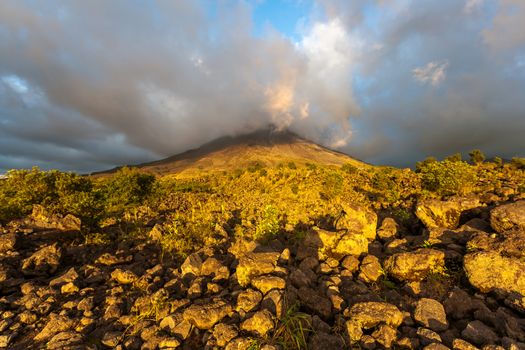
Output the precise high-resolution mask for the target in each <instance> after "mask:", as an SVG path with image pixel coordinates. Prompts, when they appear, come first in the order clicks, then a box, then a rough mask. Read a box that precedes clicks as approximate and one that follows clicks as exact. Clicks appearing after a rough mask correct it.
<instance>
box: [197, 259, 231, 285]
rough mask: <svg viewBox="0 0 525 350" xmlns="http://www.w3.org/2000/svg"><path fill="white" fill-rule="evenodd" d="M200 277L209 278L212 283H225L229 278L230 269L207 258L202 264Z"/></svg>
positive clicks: (217, 261) (215, 260)
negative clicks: (211, 278)
mask: <svg viewBox="0 0 525 350" xmlns="http://www.w3.org/2000/svg"><path fill="white" fill-rule="evenodd" d="M201 276H211V277H213V280H214V281H226V280H227V279H228V278H230V269H229V268H228V266H226V265H224V264H223V263H221V262H220V261H219V260H217V259H216V258H208V259H206V260H205V261H204V262H203V263H202V266H201Z"/></svg>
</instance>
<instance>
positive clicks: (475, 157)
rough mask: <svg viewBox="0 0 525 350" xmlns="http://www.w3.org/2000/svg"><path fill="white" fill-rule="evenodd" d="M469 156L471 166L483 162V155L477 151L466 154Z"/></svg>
mask: <svg viewBox="0 0 525 350" xmlns="http://www.w3.org/2000/svg"><path fill="white" fill-rule="evenodd" d="M468 155H469V156H470V161H471V162H472V163H473V164H481V163H483V162H484V161H485V154H483V152H481V151H480V150H479V149H475V150H472V151H471V152H469V154H468Z"/></svg>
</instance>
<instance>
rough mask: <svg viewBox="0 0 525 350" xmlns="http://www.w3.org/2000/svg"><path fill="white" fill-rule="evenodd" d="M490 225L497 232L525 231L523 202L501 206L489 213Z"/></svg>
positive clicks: (524, 205) (524, 207)
mask: <svg viewBox="0 0 525 350" xmlns="http://www.w3.org/2000/svg"><path fill="white" fill-rule="evenodd" d="M490 225H491V226H492V228H493V229H494V230H495V231H497V232H499V233H502V232H505V231H509V230H514V229H518V230H523V231H525V200H521V201H518V202H515V203H511V204H505V205H501V206H499V207H497V208H495V209H493V210H492V211H491V212H490Z"/></svg>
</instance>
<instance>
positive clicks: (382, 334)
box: [372, 324, 397, 349]
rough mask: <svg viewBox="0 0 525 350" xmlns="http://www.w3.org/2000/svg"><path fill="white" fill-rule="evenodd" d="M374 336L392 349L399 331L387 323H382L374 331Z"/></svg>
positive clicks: (384, 345)
mask: <svg viewBox="0 0 525 350" xmlns="http://www.w3.org/2000/svg"><path fill="white" fill-rule="evenodd" d="M372 337H373V338H374V339H375V340H376V342H378V343H379V344H381V345H382V346H383V347H384V348H386V349H390V348H391V347H392V344H393V343H394V342H395V341H396V339H397V331H396V330H395V329H394V328H392V327H390V326H389V325H386V324H381V325H379V327H377V329H376V330H375V331H374V332H373V333H372Z"/></svg>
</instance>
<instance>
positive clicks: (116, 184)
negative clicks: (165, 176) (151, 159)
mask: <svg viewBox="0 0 525 350" xmlns="http://www.w3.org/2000/svg"><path fill="white" fill-rule="evenodd" d="M154 185H155V176H153V175H151V174H146V173H143V172H140V171H139V170H137V169H134V168H128V167H124V168H122V169H120V170H119V171H118V172H117V173H116V174H115V175H113V176H112V177H111V178H110V179H109V180H107V181H106V183H105V184H104V186H103V188H102V191H103V194H104V201H105V206H106V213H107V214H109V215H118V214H120V213H122V212H124V211H125V210H126V209H128V208H129V207H132V206H135V205H140V204H143V202H144V201H145V200H146V199H147V198H148V197H149V196H150V194H151V193H152V192H153V188H154Z"/></svg>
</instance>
